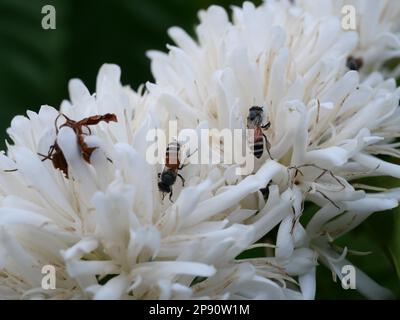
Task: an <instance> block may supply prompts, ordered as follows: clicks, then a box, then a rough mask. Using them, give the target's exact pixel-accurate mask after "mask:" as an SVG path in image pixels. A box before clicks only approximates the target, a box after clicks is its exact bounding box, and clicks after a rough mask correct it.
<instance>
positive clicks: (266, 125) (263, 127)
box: [261, 121, 271, 130]
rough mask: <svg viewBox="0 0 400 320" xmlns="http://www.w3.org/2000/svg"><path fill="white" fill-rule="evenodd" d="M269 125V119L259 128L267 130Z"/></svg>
mask: <svg viewBox="0 0 400 320" xmlns="http://www.w3.org/2000/svg"><path fill="white" fill-rule="evenodd" d="M270 127H271V122H270V121H268V122H267V123H266V124H264V125H263V126H261V128H262V129H264V130H268V129H269V128H270Z"/></svg>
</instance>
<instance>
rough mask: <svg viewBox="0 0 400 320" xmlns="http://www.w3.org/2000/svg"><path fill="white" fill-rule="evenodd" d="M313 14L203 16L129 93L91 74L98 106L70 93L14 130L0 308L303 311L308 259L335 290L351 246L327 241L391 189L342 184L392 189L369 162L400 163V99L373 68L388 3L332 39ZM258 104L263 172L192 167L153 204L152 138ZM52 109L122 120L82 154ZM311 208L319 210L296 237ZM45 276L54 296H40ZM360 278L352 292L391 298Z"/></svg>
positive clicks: (393, 41) (384, 171) (336, 8)
mask: <svg viewBox="0 0 400 320" xmlns="http://www.w3.org/2000/svg"><path fill="white" fill-rule="evenodd" d="M311 2H312V1H307V0H304V1H296V3H295V4H293V3H292V2H291V1H266V2H265V3H263V4H262V5H261V6H259V7H255V6H254V5H253V4H252V3H249V2H245V3H244V4H243V6H242V7H241V8H239V7H233V9H232V18H231V19H230V18H229V16H228V13H227V12H226V11H225V10H224V9H223V8H221V7H218V6H212V7H210V8H209V9H208V10H206V11H201V12H200V13H199V18H200V24H199V25H198V26H197V28H196V39H195V40H194V39H192V38H191V37H190V36H189V35H188V34H187V33H185V31H183V30H182V29H180V28H176V27H174V28H171V29H170V30H169V35H170V36H171V38H172V39H173V41H174V43H175V45H169V46H168V53H162V52H155V51H150V52H149V53H148V56H149V57H150V59H151V69H152V73H153V76H154V78H155V81H154V83H147V84H146V85H145V86H143V87H141V88H140V89H139V90H138V91H134V90H132V89H131V88H130V87H125V86H123V85H122V84H121V82H120V69H119V67H117V66H115V65H104V66H103V67H102V68H101V70H100V71H99V74H98V77H97V84H96V93H95V94H91V93H90V92H89V91H88V89H87V88H86V87H85V85H84V84H83V83H82V82H81V81H80V80H76V79H74V80H71V81H70V83H69V92H70V101H64V102H63V103H62V104H61V106H60V108H59V109H60V111H58V110H57V109H55V108H52V107H49V106H42V107H41V109H40V111H39V112H38V113H35V112H31V111H28V112H27V117H23V116H17V117H15V118H14V119H13V121H12V123H11V127H10V128H9V130H8V134H9V136H10V138H11V139H12V141H13V143H12V144H8V145H7V152H6V153H2V154H0V297H1V298H5V299H21V298H22V299H197V298H201V299H313V298H314V297H315V290H316V267H317V265H318V263H321V264H324V265H325V266H327V267H328V268H330V269H331V270H332V271H333V272H334V273H337V274H338V275H339V276H342V274H341V267H342V266H343V265H346V264H349V262H348V261H347V260H346V256H347V253H348V249H347V248H341V249H338V248H337V246H335V245H334V241H335V239H337V238H338V237H340V236H341V235H343V234H345V233H346V232H348V231H350V230H352V229H354V228H355V227H357V226H358V225H359V224H360V223H361V222H363V221H364V220H365V219H366V218H367V217H368V216H369V215H371V214H372V213H374V212H378V211H383V210H388V209H392V208H394V207H396V206H397V205H398V202H397V201H398V200H399V199H400V191H399V190H398V189H393V190H389V189H388V190H386V191H382V192H370V190H369V187H368V186H363V188H356V187H355V185H354V183H353V181H354V180H356V179H358V178H362V177H367V176H392V177H396V178H400V166H398V165H396V164H394V163H391V162H387V161H383V160H381V159H380V158H379V157H378V155H389V156H391V157H400V152H399V150H398V147H399V144H398V143H397V142H396V138H398V137H399V136H400V108H399V99H400V89H398V88H397V86H396V82H395V80H394V79H391V78H387V74H386V73H380V72H379V68H380V67H381V66H382V64H383V63H384V62H385V61H386V60H388V59H390V58H392V57H396V56H399V55H400V54H399V51H398V47H399V46H400V42H399V38H398V37H397V35H396V34H395V33H394V32H395V31H396V27H397V26H396V22H398V19H396V17H397V16H398V15H399V14H400V3H398V2H397V1H389V0H388V1H382V3H383V4H382V3H381V2H379V3H378V2H376V1H356V0H355V1H353V2H352V3H354V6H355V7H356V9H357V10H360V11H359V16H360V17H361V19H360V21H359V28H357V30H356V31H346V30H343V29H342V27H341V16H340V5H338V4H337V3H338V2H337V1H333V0H326V1H323V4H322V2H318V4H316V2H315V1H314V2H313V3H312V4H311ZM361 3H362V5H361ZM322 8H324V10H322ZM371 19H372V20H373V21H374V24H371V23H370V21H371ZM371 28H372V29H371ZM351 55H354V56H357V57H362V59H364V61H365V64H364V66H363V67H362V69H361V70H360V71H359V72H358V71H356V70H349V69H348V68H347V67H346V61H347V59H348V57H349V56H351ZM254 105H257V106H262V107H263V109H264V116H265V119H266V120H268V121H269V122H270V123H271V127H270V128H269V129H268V130H266V131H265V134H266V138H267V139H268V141H269V143H270V144H271V148H270V154H271V158H272V159H271V158H270V157H269V155H268V153H267V152H264V153H263V155H262V157H261V158H260V159H255V170H254V172H253V173H252V174H249V175H247V176H237V175H236V173H235V168H236V166H235V165H231V166H229V165H221V164H202V165H191V164H189V165H187V166H185V167H184V168H183V169H182V170H181V175H182V176H183V177H184V178H185V180H186V181H185V182H186V183H185V184H184V185H182V184H180V183H179V182H177V183H175V184H174V186H173V188H174V196H173V201H169V199H168V197H167V198H165V199H164V198H163V197H162V194H161V193H160V191H159V190H158V186H157V183H158V179H159V178H158V174H159V173H160V172H161V171H162V169H163V167H162V166H161V165H159V166H158V165H156V166H154V165H151V164H149V163H148V162H147V161H146V152H147V150H148V147H149V144H150V142H148V141H147V139H146V135H147V133H148V132H149V130H152V129H155V128H158V129H162V130H165V131H168V121H169V120H170V119H176V120H177V122H178V126H179V129H185V128H191V129H198V130H200V129H201V128H215V129H224V128H228V129H238V128H239V129H240V128H245V127H246V119H247V115H248V113H249V108H250V107H251V106H254ZM60 113H61V114H62V115H64V117H67V118H68V119H72V120H73V121H79V120H81V119H84V118H87V117H91V116H93V115H101V114H106V113H112V114H114V115H115V116H116V117H117V119H118V121H117V122H109V123H106V122H99V123H96V125H93V126H89V125H87V126H86V127H85V128H84V129H85V130H86V131H85V133H86V134H85V135H82V137H83V139H84V141H81V140H80V139H78V138H79V136H78V134H77V132H76V130H74V129H73V128H72V127H71V126H67V125H60V124H62V123H63V120H62V119H63V117H60ZM83 144H84V146H85V148H87V150H90V151H91V152H90V157H89V159H85V157H83V156H82V146H83ZM49 148H50V150H49ZM55 150H56V152H54V151H55ZM216 151H218V150H216ZM163 152H164V151H163ZM55 154H56V155H58V156H59V155H60V154H61V155H62V157H61V158H62V159H61V160H60V159H59V158H58V157H56V156H55ZM59 161H64V162H62V165H63V166H64V167H67V168H68V175H66V174H65V172H63V171H62V170H58V169H57V166H58V167H59V166H60V162H59ZM309 202H310V203H314V204H315V205H316V206H317V207H318V210H317V211H316V212H315V213H314V214H313V216H312V218H311V220H310V221H309V222H308V223H307V224H305V223H303V221H302V219H301V217H302V214H303V212H304V209H305V207H306V206H307V205H308V203H309ZM349 246H351V244H349ZM249 252H257V254H253V253H252V254H249ZM45 265H52V266H54V267H55V270H56V273H55V274H56V288H55V289H54V290H46V289H45V288H43V286H42V278H43V275H42V273H41V271H42V268H43V266H45ZM356 274H357V289H358V290H359V291H360V292H361V293H363V294H364V295H365V296H367V297H369V298H385V297H390V295H391V293H390V292H389V291H388V290H387V289H385V288H382V287H380V286H379V285H378V284H377V283H376V282H375V281H373V280H372V279H370V278H368V276H367V275H365V274H364V273H363V272H362V271H360V270H358V269H357V273H356Z"/></svg>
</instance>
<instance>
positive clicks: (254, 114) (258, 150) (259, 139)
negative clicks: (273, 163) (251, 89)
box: [247, 106, 272, 159]
mask: <svg viewBox="0 0 400 320" xmlns="http://www.w3.org/2000/svg"><path fill="white" fill-rule="evenodd" d="M263 118H264V110H263V108H262V107H258V106H253V107H251V108H250V109H249V114H248V116H247V129H252V130H253V136H252V137H251V141H250V142H251V145H250V148H251V149H252V151H253V154H254V156H255V157H256V158H257V159H259V158H261V156H262V155H263V153H264V148H265V149H267V152H268V155H269V157H270V158H271V159H272V157H271V153H270V151H269V149H270V148H271V144H270V143H269V141H268V139H267V136H266V135H265V134H264V132H263V130H267V129H268V128H269V127H270V126H271V122H269V121H268V122H267V123H266V124H265V125H263V124H262V122H263ZM264 140H265V145H264Z"/></svg>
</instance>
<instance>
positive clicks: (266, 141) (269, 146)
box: [263, 133, 274, 160]
mask: <svg viewBox="0 0 400 320" xmlns="http://www.w3.org/2000/svg"><path fill="white" fill-rule="evenodd" d="M263 138H264V140H265V149H267V152H268V156H269V157H270V159H271V160H274V158H272V156H271V152H270V150H269V149H270V148H271V144H270V143H269V141H268V138H267V136H266V135H265V134H264V133H263Z"/></svg>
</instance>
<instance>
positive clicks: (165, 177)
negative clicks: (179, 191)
mask: <svg viewBox="0 0 400 320" xmlns="http://www.w3.org/2000/svg"><path fill="white" fill-rule="evenodd" d="M176 176H177V174H176V172H174V171H172V170H165V171H163V173H162V174H161V177H160V180H161V181H160V182H159V186H160V183H162V184H164V186H168V187H170V186H172V185H173V184H174V183H175V181H176Z"/></svg>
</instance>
